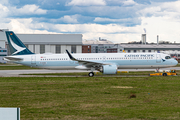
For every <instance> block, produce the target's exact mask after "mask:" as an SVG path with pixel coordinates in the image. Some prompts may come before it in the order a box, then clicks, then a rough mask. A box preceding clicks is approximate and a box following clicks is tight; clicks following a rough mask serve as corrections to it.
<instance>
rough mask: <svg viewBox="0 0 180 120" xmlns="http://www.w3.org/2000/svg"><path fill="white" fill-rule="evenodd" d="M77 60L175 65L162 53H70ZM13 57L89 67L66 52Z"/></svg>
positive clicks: (37, 62)
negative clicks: (72, 58) (73, 59)
mask: <svg viewBox="0 0 180 120" xmlns="http://www.w3.org/2000/svg"><path fill="white" fill-rule="evenodd" d="M72 56H73V57H74V58H76V59H78V60H83V61H91V62H97V63H105V64H106V63H107V64H113V65H117V67H118V68H119V69H121V68H122V69H126V68H136V69H139V68H163V67H170V66H175V65H177V61H176V60H175V59H174V58H168V59H167V58H166V56H169V55H167V54H162V53H87V54H85V53H82V54H72ZM11 57H15V58H23V60H22V61H14V62H15V63H18V64H23V65H26V66H32V67H37V68H47V69H90V68H87V67H85V66H82V65H80V64H79V63H78V62H77V61H72V60H71V59H70V58H69V56H68V54H32V55H16V56H11Z"/></svg>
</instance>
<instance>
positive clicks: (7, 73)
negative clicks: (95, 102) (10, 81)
mask: <svg viewBox="0 0 180 120" xmlns="http://www.w3.org/2000/svg"><path fill="white" fill-rule="evenodd" d="M170 69H176V70H180V67H171V68H163V69H160V70H170ZM118 71H155V69H118ZM73 72H88V71H86V70H47V69H30V70H0V77H29V75H20V74H37V73H73ZM30 77H34V76H30Z"/></svg>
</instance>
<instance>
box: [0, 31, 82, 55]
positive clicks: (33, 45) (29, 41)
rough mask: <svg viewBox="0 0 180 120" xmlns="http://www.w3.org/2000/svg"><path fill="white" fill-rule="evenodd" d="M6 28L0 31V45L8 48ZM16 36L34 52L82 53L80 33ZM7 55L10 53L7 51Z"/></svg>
mask: <svg viewBox="0 0 180 120" xmlns="http://www.w3.org/2000/svg"><path fill="white" fill-rule="evenodd" d="M5 31H8V30H7V29H6V30H5V29H4V30H1V31H0V47H2V48H8V43H7V39H6V35H5ZM16 35H17V37H18V38H19V39H20V40H21V41H22V42H23V43H24V44H25V45H26V46H27V48H28V49H29V50H30V51H32V52H33V53H36V54H39V53H40V54H43V53H65V52H66V49H67V50H68V51H69V52H71V53H82V34H16ZM8 55H10V53H9V51H8Z"/></svg>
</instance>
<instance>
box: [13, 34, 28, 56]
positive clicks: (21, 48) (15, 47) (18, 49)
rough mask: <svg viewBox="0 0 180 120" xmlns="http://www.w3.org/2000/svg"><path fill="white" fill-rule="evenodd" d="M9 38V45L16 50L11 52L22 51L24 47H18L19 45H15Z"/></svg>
mask: <svg viewBox="0 0 180 120" xmlns="http://www.w3.org/2000/svg"><path fill="white" fill-rule="evenodd" d="M9 38H10V43H11V45H12V46H13V47H14V49H16V50H17V51H16V52H14V53H13V54H17V53H19V52H21V51H23V50H24V49H26V48H23V47H20V46H18V45H16V44H15V43H14V42H13V41H12V39H11V37H9Z"/></svg>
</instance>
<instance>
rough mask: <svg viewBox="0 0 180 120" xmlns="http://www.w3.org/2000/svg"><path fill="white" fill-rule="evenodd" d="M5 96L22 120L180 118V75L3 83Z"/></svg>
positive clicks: (2, 101) (1, 100)
mask: <svg viewBox="0 0 180 120" xmlns="http://www.w3.org/2000/svg"><path fill="white" fill-rule="evenodd" d="M0 91H1V94H0V106H1V107H20V108H21V120H28V119H34V120H41V119H45V120H47V119H48V120H49V119H50V120H56V119H63V120H74V119H75V120H88V119H89V120H109V119H114V120H119V119H128V120H136V119H153V120H162V119H168V120H172V119H180V104H179V103H180V77H178V76H176V77H123V78H122V77H110V78H108V77H98V78H97V77H93V78H88V77H86V78H78V77H74V78H68V77H67V78H47V77H45V78H36V77H34V78H32V77H31V78H19V77H17V78H0ZM131 97H134V98H131Z"/></svg>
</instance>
